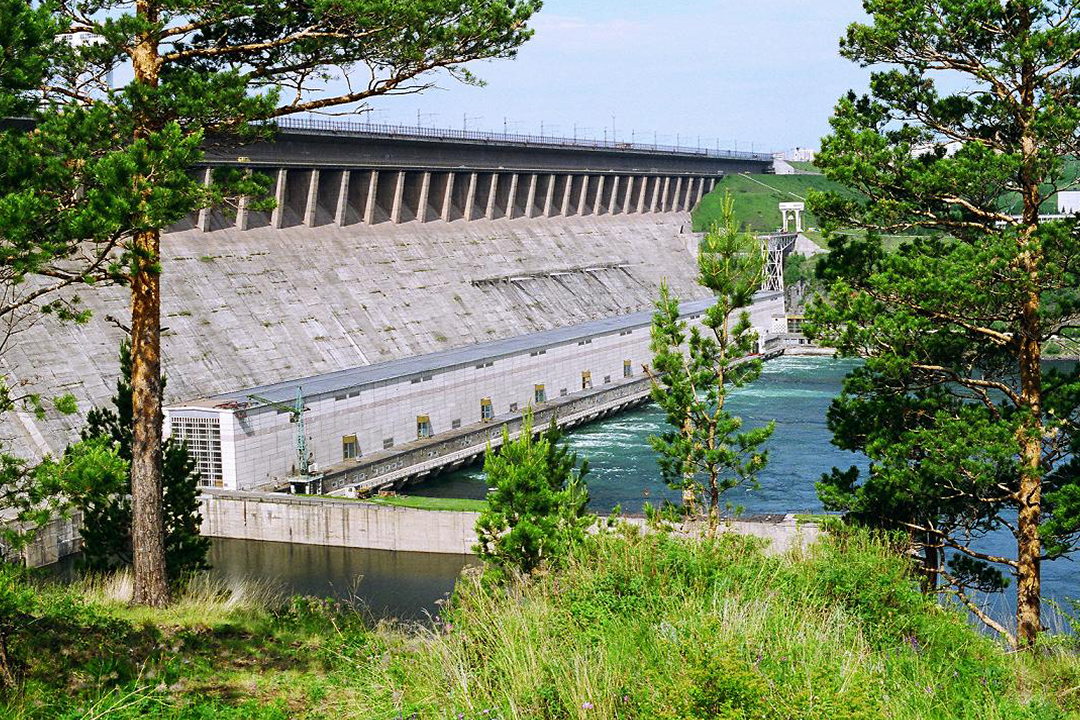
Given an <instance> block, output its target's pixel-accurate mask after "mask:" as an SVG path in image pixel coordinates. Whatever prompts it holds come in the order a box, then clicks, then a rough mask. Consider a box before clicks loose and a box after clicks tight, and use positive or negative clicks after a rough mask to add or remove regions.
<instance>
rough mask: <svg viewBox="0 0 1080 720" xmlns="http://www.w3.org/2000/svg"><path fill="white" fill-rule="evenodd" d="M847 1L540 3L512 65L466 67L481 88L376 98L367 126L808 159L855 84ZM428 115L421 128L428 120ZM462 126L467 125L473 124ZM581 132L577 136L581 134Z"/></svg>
mask: <svg viewBox="0 0 1080 720" xmlns="http://www.w3.org/2000/svg"><path fill="white" fill-rule="evenodd" d="M861 17H862V11H861V3H860V2H859V0H720V1H717V0H669V1H668V2H666V3H664V2H653V1H649V2H645V1H643V0H576V1H575V0H545V2H544V9H543V10H542V11H541V12H540V13H539V15H537V16H536V18H535V21H534V23H533V25H534V27H535V29H536V34H535V36H534V37H533V39H532V40H530V41H529V42H528V43H527V44H526V45H525V46H524V47H523V48H522V49H521V52H520V53H519V55H518V57H517V59H516V60H498V61H493V62H489V63H475V64H473V65H472V66H470V67H471V68H472V70H473V71H474V72H475V73H476V74H477V75H479V76H480V77H482V78H484V79H485V80H486V81H487V83H488V84H487V86H486V87H482V88H474V87H463V86H461V85H460V84H458V83H457V82H456V81H454V80H451V79H440V81H439V89H433V90H429V91H427V92H426V93H424V94H423V95H419V96H405V97H394V98H382V99H379V100H378V101H377V102H376V103H374V107H375V108H377V109H378V110H379V112H377V113H375V114H374V115H373V116H372V121H373V122H409V123H411V124H415V122H416V113H417V110H420V112H421V113H424V114H425V115H424V116H423V117H422V118H421V119H422V122H423V124H425V125H433V124H434V125H440V126H444V127H447V126H449V127H456V128H460V127H461V126H462V121H463V114H467V115H468V116H469V117H470V119H469V121H468V122H469V127H470V128H486V129H497V130H501V129H502V127H503V118H504V117H506V118H507V119H508V121H509V126H510V129H511V130H517V131H519V132H531V133H538V132H539V131H540V123H541V121H543V122H544V126H545V134H560V135H566V136H570V135H572V134H573V132H574V123H575V122H576V123H577V124H578V128H579V129H578V132H579V134H584V135H590V134H591V135H593V136H595V137H597V138H602V137H603V135H604V130H605V128H606V129H607V132H608V133H609V134H610V133H611V126H612V116H613V115H614V116H615V120H614V124H615V131H616V133H617V135H618V138H619V139H620V140H623V139H626V140H628V139H630V134H631V131H632V130H634V131H636V137H637V138H638V139H647V140H649V141H651V140H652V136H653V131H656V132H658V133H659V134H660V137H659V141H660V142H661V143H674V141H675V139H676V133H679V134H680V135H681V137H682V138H683V140H684V143H685V142H686V141H687V139H689V144H694V143H696V142H697V136H698V135H700V136H701V137H702V144H708V145H709V146H710V147H712V146H715V144H716V142H717V140H719V141H720V144H721V146H722V147H731V146H732V144H733V143H734V142H735V141H738V148H739V149H740V150H742V149H744V148H745V149H750V145H751V143H753V146H754V149H756V150H761V149H768V150H784V149H789V148H793V147H796V146H800V147H808V146H809V147H817V144H818V139H819V138H820V137H821V136H822V135H823V134H825V133H826V132H827V130H828V124H827V123H828V117H829V114H830V112H831V109H832V106H833V104H834V102H835V101H836V99H837V98H838V97H839V96H840V95H841V94H843V93H844V92H846V91H847V90H848V89H849V88H857V89H859V90H862V89H864V88H865V86H866V78H867V72H866V71H865V70H862V69H861V68H859V67H857V66H856V65H854V64H852V63H850V62H848V61H847V60H844V59H843V58H841V57H840V56H839V55H838V53H837V40H838V38H839V37H840V35H841V34H842V33H843V31H844V28H845V27H846V26H847V25H848V24H849V23H851V22H852V21H855V20H857V19H860V18H861ZM429 113H432V114H434V116H429V115H427V114H429ZM475 116H480V117H479V119H475ZM582 128H588V129H582Z"/></svg>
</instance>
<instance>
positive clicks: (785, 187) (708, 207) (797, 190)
mask: <svg viewBox="0 0 1080 720" xmlns="http://www.w3.org/2000/svg"><path fill="white" fill-rule="evenodd" d="M811 189H815V190H836V191H838V192H842V193H850V192H851V191H850V190H848V189H847V188H845V187H844V186H842V185H839V184H838V183H834V182H832V181H830V180H827V179H826V178H825V177H824V176H823V175H728V176H726V177H725V178H724V179H723V180H721V181H720V182H718V183H717V184H716V187H715V188H714V189H713V191H712V192H711V193H709V194H708V195H706V196H705V197H703V198H701V203H700V204H699V205H698V207H697V208H696V209H695V210H694V216H693V217H694V231H695V232H703V231H705V230H706V229H708V227H709V225H711V224H712V223H715V222H719V221H720V206H721V202H722V201H723V198H724V193H725V192H730V193H731V194H732V196H733V197H734V198H735V217H736V219H737V220H738V221H739V222H740V223H741V224H742V226H743V227H745V228H747V229H749V230H754V231H757V232H772V231H774V230H776V229H777V228H779V227H780V209H779V207H778V206H779V203H782V202H802V201H805V200H806V196H807V194H808V193H809V191H810V190H811ZM803 225H804V226H806V227H807V228H810V227H816V226H817V219H816V218H814V216H813V215H811V214H809V213H807V214H806V215H804V216H803Z"/></svg>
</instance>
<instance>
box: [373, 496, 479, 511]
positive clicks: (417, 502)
mask: <svg viewBox="0 0 1080 720" xmlns="http://www.w3.org/2000/svg"><path fill="white" fill-rule="evenodd" d="M362 501H363V502H368V503H374V504H376V505H393V506H395V507H407V508H417V509H419V510H453V511H458V512H482V511H483V510H484V508H486V507H487V501H486V500H470V499H468V498H439V497H423V496H420V495H384V496H373V497H368V498H362Z"/></svg>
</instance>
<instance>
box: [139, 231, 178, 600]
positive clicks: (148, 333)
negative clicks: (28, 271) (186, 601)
mask: <svg viewBox="0 0 1080 720" xmlns="http://www.w3.org/2000/svg"><path fill="white" fill-rule="evenodd" d="M160 240H161V237H160V233H159V232H158V231H156V230H150V231H145V232H141V233H139V234H138V235H136V238H135V246H136V248H137V252H138V253H139V255H140V262H139V271H138V272H137V273H136V275H135V276H134V277H133V278H132V282H131V386H132V391H133V392H132V424H133V427H132V437H131V546H132V551H133V554H134V571H135V596H134V601H135V602H136V603H138V604H140V605H164V604H166V603H167V602H168V600H169V591H168V580H167V577H166V574H165V523H164V519H163V517H162V486H161V425H162V422H161V420H162V415H161V322H160V319H161V315H160V311H161V287H160V285H161V275H160V273H159V272H158V271H157V270H156V269H155V268H156V265H155V266H152V267H147V266H148V265H150V264H151V263H152V262H153V263H156V261H157V257H158V251H159V249H160ZM151 258H152V260H151Z"/></svg>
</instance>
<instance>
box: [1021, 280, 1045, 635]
mask: <svg viewBox="0 0 1080 720" xmlns="http://www.w3.org/2000/svg"><path fill="white" fill-rule="evenodd" d="M1038 313H1039V298H1038V296H1037V295H1034V296H1033V297H1031V298H1030V299H1029V300H1028V302H1027V304H1026V305H1025V306H1024V323H1023V328H1024V329H1023V337H1022V338H1021V347H1020V393H1021V398H1022V399H1023V401H1024V405H1025V408H1026V410H1027V411H1028V412H1029V413H1030V416H1029V418H1028V420H1027V421H1026V422H1024V423H1023V425H1022V426H1021V428H1020V433H1021V436H1020V473H1021V475H1020V487H1019V490H1018V492H1017V505H1018V518H1017V526H1016V542H1017V557H1016V559H1017V568H1016V580H1017V582H1016V639H1017V641H1018V642H1019V643H1020V645H1021V646H1027V647H1030V646H1031V645H1033V644H1034V643H1035V638H1036V636H1037V635H1038V634H1039V631H1040V630H1041V629H1042V621H1041V619H1040V612H1041V609H1042V592H1041V588H1040V567H1039V556H1040V555H1041V554H1042V544H1041V542H1040V540H1039V523H1040V518H1039V515H1040V512H1041V509H1042V508H1041V505H1042V434H1043V427H1042V418H1041V413H1042V368H1041V360H1042V356H1041V348H1040V346H1039V333H1038V330H1039V318H1038Z"/></svg>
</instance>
